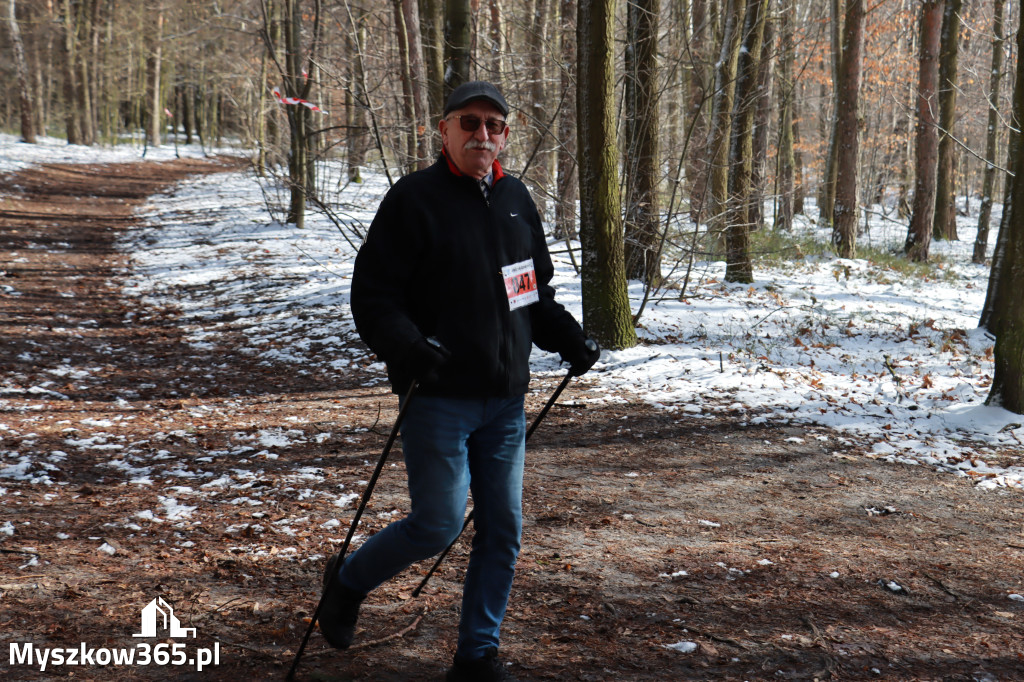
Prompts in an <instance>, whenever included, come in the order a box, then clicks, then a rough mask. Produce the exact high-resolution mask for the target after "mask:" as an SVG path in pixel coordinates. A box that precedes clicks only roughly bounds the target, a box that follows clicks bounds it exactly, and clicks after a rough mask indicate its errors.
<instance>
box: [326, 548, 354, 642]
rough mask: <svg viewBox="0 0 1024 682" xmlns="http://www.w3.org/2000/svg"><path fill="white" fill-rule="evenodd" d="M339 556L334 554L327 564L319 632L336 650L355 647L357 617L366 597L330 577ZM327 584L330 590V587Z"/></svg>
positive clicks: (336, 570) (336, 565)
mask: <svg viewBox="0 0 1024 682" xmlns="http://www.w3.org/2000/svg"><path fill="white" fill-rule="evenodd" d="M339 568H341V566H339V565H338V555H337V554H332V555H331V557H330V558H329V559H328V560H327V565H326V566H325V567H324V582H323V585H324V593H323V596H322V597H321V601H322V604H321V606H320V616H319V618H318V619H317V620H318V621H319V623H320V634H322V635H323V636H324V639H326V640H327V643H328V644H330V645H331V646H332V647H334V648H335V649H347V648H349V647H350V646H352V639H353V637H355V634H356V620H357V619H358V618H359V605H360V604H362V603H363V599H365V598H366V595H365V594H359V593H358V592H354V591H353V590H350V589H349V588H347V587H345V586H344V585H342V584H341V580H339V579H338V578H336V577H335V578H334V579H331V576H332V575H334V574H335V573H337V572H338V569H339ZM328 584H329V587H330V589H328Z"/></svg>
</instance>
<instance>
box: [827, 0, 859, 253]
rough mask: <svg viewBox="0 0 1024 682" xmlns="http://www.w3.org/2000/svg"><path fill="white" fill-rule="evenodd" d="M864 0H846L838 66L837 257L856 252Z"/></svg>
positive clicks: (834, 237)
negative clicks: (841, 56)
mask: <svg viewBox="0 0 1024 682" xmlns="http://www.w3.org/2000/svg"><path fill="white" fill-rule="evenodd" d="M864 17H865V11H864V0H846V18H845V21H844V22H843V64H842V68H841V69H840V70H839V82H838V83H837V84H836V89H837V90H838V92H839V108H838V119H837V121H836V143H837V145H836V192H835V205H834V207H833V211H832V245H833V246H834V247H835V250H836V254H838V255H839V257H840V258H855V257H856V255H857V214H858V211H857V203H858V202H857V151H858V128H859V121H858V116H857V112H858V99H859V94H860V83H861V73H862V71H863V64H864Z"/></svg>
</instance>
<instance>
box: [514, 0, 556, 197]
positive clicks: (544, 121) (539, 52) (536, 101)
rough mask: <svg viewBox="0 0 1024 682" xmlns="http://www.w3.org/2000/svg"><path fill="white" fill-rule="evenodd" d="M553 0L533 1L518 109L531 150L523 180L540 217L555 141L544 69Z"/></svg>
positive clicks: (527, 145) (548, 185)
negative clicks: (524, 82) (522, 95)
mask: <svg viewBox="0 0 1024 682" xmlns="http://www.w3.org/2000/svg"><path fill="white" fill-rule="evenodd" d="M551 2H552V0H533V3H532V4H533V17H532V20H531V23H530V29H529V32H528V33H527V35H526V46H527V47H526V51H527V62H528V65H527V73H526V76H527V79H528V81H529V87H528V88H527V93H528V95H527V97H528V101H527V102H525V104H526V106H525V107H520V110H521V111H522V112H523V113H524V114H525V116H526V121H527V124H526V125H527V129H526V131H525V132H526V139H527V143H526V147H527V149H528V150H529V151H530V158H529V159H527V164H528V167H527V169H526V173H525V174H524V175H525V177H524V178H523V179H524V180H525V181H526V182H527V183H529V185H530V186H531V188H532V190H533V198H534V201H535V202H536V203H537V208H538V210H540V212H541V215H542V216H543V215H546V214H547V207H548V205H549V202H548V197H549V196H550V195H551V171H552V151H553V148H554V138H553V137H552V136H551V131H550V130H549V129H548V126H549V125H550V124H551V123H553V121H551V113H552V111H553V109H552V108H551V107H550V105H549V102H550V98H549V93H548V88H547V82H546V80H545V73H544V66H545V64H546V62H547V59H546V56H547V54H546V49H545V46H546V44H547V34H548V17H549V14H550V11H549V8H550V6H551Z"/></svg>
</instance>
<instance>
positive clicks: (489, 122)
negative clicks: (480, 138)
mask: <svg viewBox="0 0 1024 682" xmlns="http://www.w3.org/2000/svg"><path fill="white" fill-rule="evenodd" d="M448 118H457V119H459V127H461V128H462V129H463V130H465V131H466V132H467V133H475V132H476V131H478V130H480V123H481V122H482V123H483V124H484V127H485V128H487V134H488V135H501V134H502V133H503V132H505V128H507V127H508V123H506V122H505V121H503V120H501V119H500V118H480V117H479V116H462V115H459V114H455V115H452V116H449V117H448Z"/></svg>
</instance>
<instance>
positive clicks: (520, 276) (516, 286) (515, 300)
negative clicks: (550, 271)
mask: <svg viewBox="0 0 1024 682" xmlns="http://www.w3.org/2000/svg"><path fill="white" fill-rule="evenodd" d="M501 274H502V276H503V277H504V278H505V293H506V294H508V309H509V310H515V309H516V308H522V307H523V306H528V305H530V304H531V303H536V302H537V301H539V300H540V294H539V293H538V292H537V273H536V271H535V270H534V269H533V259H532V258H528V259H527V260H524V261H522V262H519V263H513V264H512V265H506V266H505V267H503V268H502V269H501Z"/></svg>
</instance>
